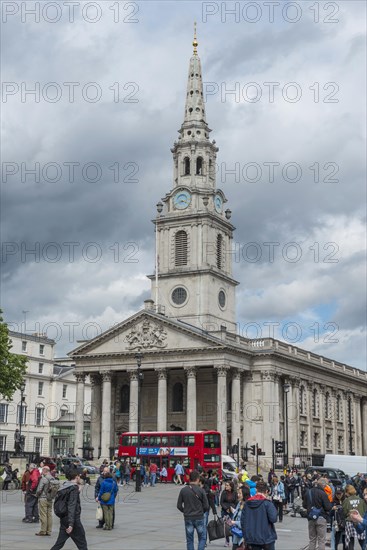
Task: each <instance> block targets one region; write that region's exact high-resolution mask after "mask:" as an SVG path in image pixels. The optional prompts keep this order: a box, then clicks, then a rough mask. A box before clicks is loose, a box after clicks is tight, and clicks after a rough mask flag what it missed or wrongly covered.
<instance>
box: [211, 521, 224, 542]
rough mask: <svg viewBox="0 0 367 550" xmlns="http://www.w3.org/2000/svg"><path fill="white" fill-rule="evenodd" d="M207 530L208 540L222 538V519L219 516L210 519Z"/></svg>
mask: <svg viewBox="0 0 367 550" xmlns="http://www.w3.org/2000/svg"><path fill="white" fill-rule="evenodd" d="M207 531H208V537H209V540H210V542H211V541H212V540H218V539H224V521H223V520H222V519H221V518H217V519H212V520H211V521H209V523H208V527H207Z"/></svg>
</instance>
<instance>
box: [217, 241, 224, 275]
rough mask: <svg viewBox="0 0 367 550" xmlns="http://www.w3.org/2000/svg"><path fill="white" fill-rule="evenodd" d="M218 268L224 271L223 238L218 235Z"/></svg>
mask: <svg viewBox="0 0 367 550" xmlns="http://www.w3.org/2000/svg"><path fill="white" fill-rule="evenodd" d="M217 268H218V269H223V237H222V235H217Z"/></svg>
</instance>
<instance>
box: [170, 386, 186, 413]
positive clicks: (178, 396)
mask: <svg viewBox="0 0 367 550" xmlns="http://www.w3.org/2000/svg"><path fill="white" fill-rule="evenodd" d="M172 411H173V412H182V411H183V385H182V384H181V382H176V384H174V386H173V388H172Z"/></svg>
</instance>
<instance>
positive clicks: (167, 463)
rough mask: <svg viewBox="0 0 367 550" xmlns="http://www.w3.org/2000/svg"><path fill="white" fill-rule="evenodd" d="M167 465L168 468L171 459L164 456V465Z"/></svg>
mask: <svg viewBox="0 0 367 550" xmlns="http://www.w3.org/2000/svg"><path fill="white" fill-rule="evenodd" d="M163 466H165V467H166V468H168V467H169V460H168V458H167V457H162V467H163Z"/></svg>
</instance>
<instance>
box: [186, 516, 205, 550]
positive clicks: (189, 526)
mask: <svg viewBox="0 0 367 550" xmlns="http://www.w3.org/2000/svg"><path fill="white" fill-rule="evenodd" d="M185 531H186V548H187V550H195V548H194V531H196V532H197V534H198V539H199V545H198V550H204V548H205V542H206V531H205V526H204V519H185Z"/></svg>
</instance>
